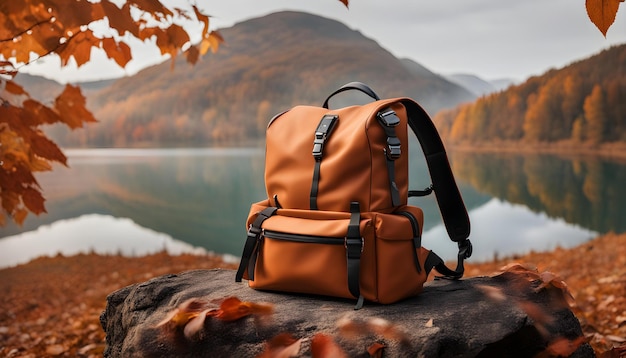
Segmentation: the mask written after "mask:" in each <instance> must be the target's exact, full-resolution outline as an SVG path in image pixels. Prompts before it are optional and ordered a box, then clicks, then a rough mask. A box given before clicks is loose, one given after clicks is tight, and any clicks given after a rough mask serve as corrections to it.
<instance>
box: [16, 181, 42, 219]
mask: <svg viewBox="0 0 626 358" xmlns="http://www.w3.org/2000/svg"><path fill="white" fill-rule="evenodd" d="M22 201H23V202H24V205H25V206H26V208H27V209H28V210H30V211H31V212H32V213H34V214H35V215H39V214H41V213H45V212H46V209H45V207H44V205H43V203H44V201H45V199H44V198H43V196H42V195H41V193H40V192H39V191H38V190H36V189H34V188H31V187H27V188H24V191H23V192H22Z"/></svg>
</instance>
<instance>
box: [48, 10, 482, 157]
mask: <svg viewBox="0 0 626 358" xmlns="http://www.w3.org/2000/svg"><path fill="white" fill-rule="evenodd" d="M220 33H221V34H222V36H223V37H224V39H225V41H226V43H225V44H224V45H223V46H221V47H220V49H219V51H218V52H217V53H215V54H208V55H206V56H204V57H203V58H202V59H201V61H199V62H198V63H197V64H196V65H195V66H191V65H188V64H186V63H185V62H184V60H183V59H181V60H180V61H177V62H176V64H175V66H174V69H171V66H170V63H169V62H168V63H164V64H161V65H158V66H154V67H151V68H148V69H146V70H143V71H141V72H140V73H138V74H136V75H134V76H132V77H128V78H123V79H120V80H117V81H116V82H115V83H113V84H112V85H110V86H108V87H106V88H104V89H103V90H101V91H99V92H95V93H88V94H87V97H88V100H87V105H88V107H89V108H90V109H91V110H92V111H93V113H94V115H95V117H96V118H97V119H98V120H99V121H100V122H99V123H98V124H95V125H90V126H88V128H86V129H83V130H80V131H75V133H69V132H67V131H63V129H62V128H55V129H54V130H53V131H51V132H50V133H49V134H50V135H51V136H52V137H54V139H55V140H57V141H58V142H59V143H60V144H61V145H64V146H140V145H144V146H152V145H211V144H215V143H224V142H237V143H241V142H242V141H246V140H250V139H253V140H254V139H258V138H262V137H263V135H264V131H265V126H266V123H267V122H268V120H269V119H270V118H271V117H272V116H273V115H274V114H275V113H278V112H281V111H283V110H285V109H288V108H289V107H291V106H293V105H296V104H313V105H321V103H322V102H323V101H324V99H325V98H326V96H327V95H328V94H329V93H331V92H332V91H333V90H334V89H336V88H337V87H339V86H340V85H343V84H345V83H347V82H350V81H361V82H365V83H368V84H369V85H371V86H372V87H373V88H374V90H375V91H376V92H377V93H378V94H379V95H380V96H381V97H395V96H410V97H413V98H415V99H416V100H418V101H419V102H420V103H421V104H422V105H423V106H424V107H425V108H426V109H427V110H428V111H429V112H430V113H435V112H436V111H438V110H439V109H441V108H445V107H453V106H455V105H457V104H458V103H461V102H464V101H470V100H473V99H474V98H475V97H474V95H472V94H471V93H470V92H469V91H467V90H465V89H463V88H462V87H460V86H458V85H455V84H452V83H450V82H448V81H446V80H445V79H443V78H442V77H441V76H438V75H435V74H433V73H432V72H429V71H427V70H425V73H415V72H414V71H413V69H410V68H407V67H406V66H405V64H404V63H403V62H402V61H401V60H399V59H397V58H396V57H394V56H393V55H392V54H391V53H389V52H388V51H386V50H385V49H383V48H382V47H381V46H379V45H378V44H377V43H376V42H375V41H373V40H371V39H368V38H366V37H364V36H363V35H362V34H361V33H359V32H358V31H354V30H351V29H349V28H348V27H346V26H345V25H343V24H341V23H339V22H336V21H333V20H329V19H325V18H322V17H319V16H315V15H310V14H305V13H297V12H282V13H276V14H271V15H268V16H265V17H262V18H256V19H252V20H248V21H245V22H242V23H239V24H237V25H235V26H233V27H232V28H228V29H223V30H220ZM383 45H384V44H383ZM422 72H423V71H422ZM339 100H340V99H339ZM345 104H346V103H345V102H344V103H341V102H334V103H333V104H332V105H333V106H335V107H338V106H340V105H345Z"/></svg>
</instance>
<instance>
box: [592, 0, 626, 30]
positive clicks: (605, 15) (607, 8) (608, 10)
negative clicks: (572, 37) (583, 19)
mask: <svg viewBox="0 0 626 358" xmlns="http://www.w3.org/2000/svg"><path fill="white" fill-rule="evenodd" d="M622 1H623V0H586V1H585V5H586V8H587V15H588V16H589V19H590V20H591V22H593V24H594V25H596V27H597V28H598V30H600V32H602V35H604V37H606V33H607V31H608V30H609V27H611V25H612V24H613V22H614V21H615V16H616V15H617V9H618V8H619V3H620V2H622Z"/></svg>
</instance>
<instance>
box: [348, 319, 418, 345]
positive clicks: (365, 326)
mask: <svg viewBox="0 0 626 358" xmlns="http://www.w3.org/2000/svg"><path fill="white" fill-rule="evenodd" d="M337 328H338V329H339V333H340V334H341V335H342V336H343V337H346V338H349V339H354V338H357V337H359V336H366V335H378V336H381V337H383V338H385V339H389V340H394V341H400V342H403V343H406V342H408V339H409V338H408V336H407V334H406V333H405V332H404V330H403V329H402V328H401V327H399V326H397V325H395V324H393V323H391V322H389V321H387V320H386V319H382V318H379V317H368V318H366V319H361V318H351V317H349V316H344V317H342V318H341V319H339V320H338V321H337Z"/></svg>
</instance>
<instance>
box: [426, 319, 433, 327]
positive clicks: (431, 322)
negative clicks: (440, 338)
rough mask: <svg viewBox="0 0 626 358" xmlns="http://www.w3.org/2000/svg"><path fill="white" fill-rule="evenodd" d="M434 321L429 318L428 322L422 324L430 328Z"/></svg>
mask: <svg viewBox="0 0 626 358" xmlns="http://www.w3.org/2000/svg"><path fill="white" fill-rule="evenodd" d="M433 324H434V322H433V319H432V318H431V319H429V320H428V322H426V324H424V327H426V328H431V327H432V326H433Z"/></svg>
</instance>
